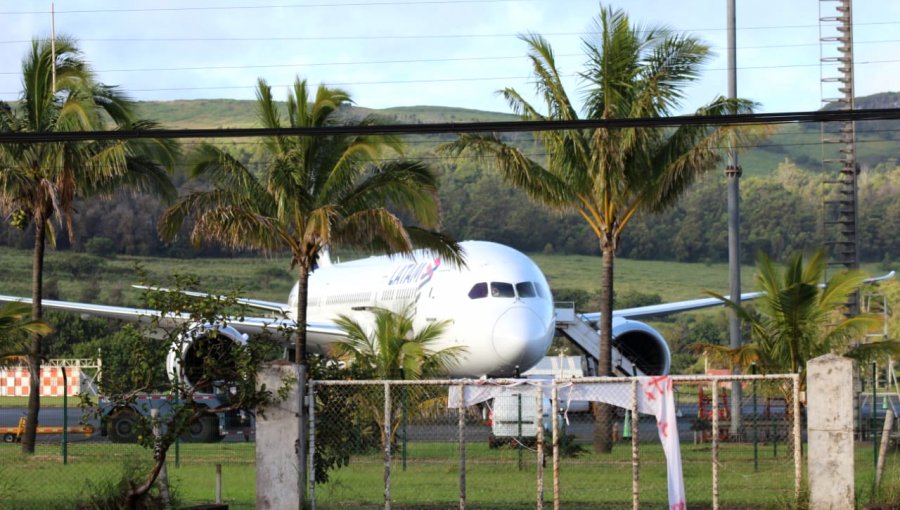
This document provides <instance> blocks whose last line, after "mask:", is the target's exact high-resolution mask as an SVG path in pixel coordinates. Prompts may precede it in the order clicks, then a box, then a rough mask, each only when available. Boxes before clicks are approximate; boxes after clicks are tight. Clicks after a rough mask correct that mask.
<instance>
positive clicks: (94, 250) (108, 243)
mask: <svg viewBox="0 0 900 510" xmlns="http://www.w3.org/2000/svg"><path fill="white" fill-rule="evenodd" d="M84 251H86V252H88V253H90V254H91V255H94V256H97V257H111V256H113V255H115V254H116V243H115V241H113V240H112V239H110V238H108V237H102V236H97V237H92V238H90V239H89V240H88V242H86V243H84Z"/></svg>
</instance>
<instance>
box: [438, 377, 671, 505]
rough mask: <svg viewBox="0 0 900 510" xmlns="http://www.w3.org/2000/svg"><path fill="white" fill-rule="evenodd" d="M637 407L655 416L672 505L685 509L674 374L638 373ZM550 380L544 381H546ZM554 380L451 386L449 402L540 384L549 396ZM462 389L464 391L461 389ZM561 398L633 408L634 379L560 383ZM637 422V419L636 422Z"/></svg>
mask: <svg viewBox="0 0 900 510" xmlns="http://www.w3.org/2000/svg"><path fill="white" fill-rule="evenodd" d="M635 379H636V380H637V382H638V392H637V409H638V412H640V413H644V414H652V415H654V416H655V417H656V427H657V432H658V433H659V440H660V442H661V443H662V446H663V451H664V452H665V454H666V472H667V482H668V490H669V509H670V510H686V508H687V504H686V501H685V493H684V475H683V473H682V469H681V446H680V444H679V441H678V422H677V418H676V415H675V398H674V392H673V391H672V378H670V377H669V376H654V377H637V378H635ZM545 382H546V383H547V384H543V383H545ZM553 384H554V383H553V382H552V381H541V380H519V381H515V382H513V383H504V384H497V383H494V382H492V381H490V380H484V381H477V382H475V383H465V384H462V385H453V386H450V392H449V398H448V406H449V407H450V408H460V407H468V406H472V405H475V404H479V403H481V402H484V401H486V400H490V399H492V398H494V397H497V396H499V395H515V394H528V393H533V392H535V391H536V388H540V389H541V391H542V392H543V393H544V397H545V398H549V397H550V392H551V391H552V388H553ZM460 390H462V391H460ZM558 391H559V399H560V400H565V401H567V402H571V401H572V400H589V401H594V402H603V403H606V404H611V405H615V406H618V407H623V408H625V409H631V404H632V383H631V382H630V381H622V382H615V383H573V382H565V383H562V384H559V385H558ZM635 426H636V422H635Z"/></svg>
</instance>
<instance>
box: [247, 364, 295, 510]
mask: <svg viewBox="0 0 900 510" xmlns="http://www.w3.org/2000/svg"><path fill="white" fill-rule="evenodd" d="M289 378H290V379H293V380H294V381H298V380H299V372H298V366H297V365H295V364H293V363H290V362H287V361H275V362H272V363H269V364H266V365H263V366H262V367H261V368H260V371H259V374H258V375H257V382H256V384H257V388H259V387H260V386H261V385H263V384H265V385H266V388H268V389H269V390H270V391H272V392H276V391H278V388H281V387H282V385H283V381H285V380H286V379H289ZM301 401H302V400H301V398H300V394H299V391H298V385H297V384H296V382H295V383H294V385H293V387H292V390H291V392H290V393H289V395H288V397H287V399H285V401H284V402H280V403H278V404H276V405H273V406H270V407H267V408H266V409H265V417H264V418H263V417H261V416H258V417H257V420H256V508H257V509H271V510H282V509H288V508H300V497H301V496H300V486H301V482H300V477H301V474H302V472H301V470H300V466H299V462H298V456H297V445H298V444H299V432H300V426H299V416H300V402H301Z"/></svg>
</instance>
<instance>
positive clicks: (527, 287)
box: [516, 282, 537, 298]
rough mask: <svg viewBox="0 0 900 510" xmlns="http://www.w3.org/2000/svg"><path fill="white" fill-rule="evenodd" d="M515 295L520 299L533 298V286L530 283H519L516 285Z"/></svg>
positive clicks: (534, 294)
mask: <svg viewBox="0 0 900 510" xmlns="http://www.w3.org/2000/svg"><path fill="white" fill-rule="evenodd" d="M516 293H517V294H518V295H519V297H520V298H530V297H535V296H537V294H536V293H535V291H534V284H533V283H531V282H519V283H517V284H516Z"/></svg>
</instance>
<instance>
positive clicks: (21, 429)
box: [0, 416, 94, 443]
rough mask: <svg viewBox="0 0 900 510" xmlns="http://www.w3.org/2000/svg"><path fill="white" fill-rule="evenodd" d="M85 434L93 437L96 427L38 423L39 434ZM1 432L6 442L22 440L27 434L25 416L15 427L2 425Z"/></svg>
mask: <svg viewBox="0 0 900 510" xmlns="http://www.w3.org/2000/svg"><path fill="white" fill-rule="evenodd" d="M64 432H66V433H69V434H84V436H85V437H91V436H92V435H93V434H94V427H92V426H90V425H80V426H77V427H42V426H40V425H38V427H37V433H38V434H62V433H64ZM0 434H2V435H3V442H4V443H18V442H21V441H22V436H23V435H24V434H25V417H24V416H22V417H21V418H19V424H18V425H16V426H15V427H0Z"/></svg>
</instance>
